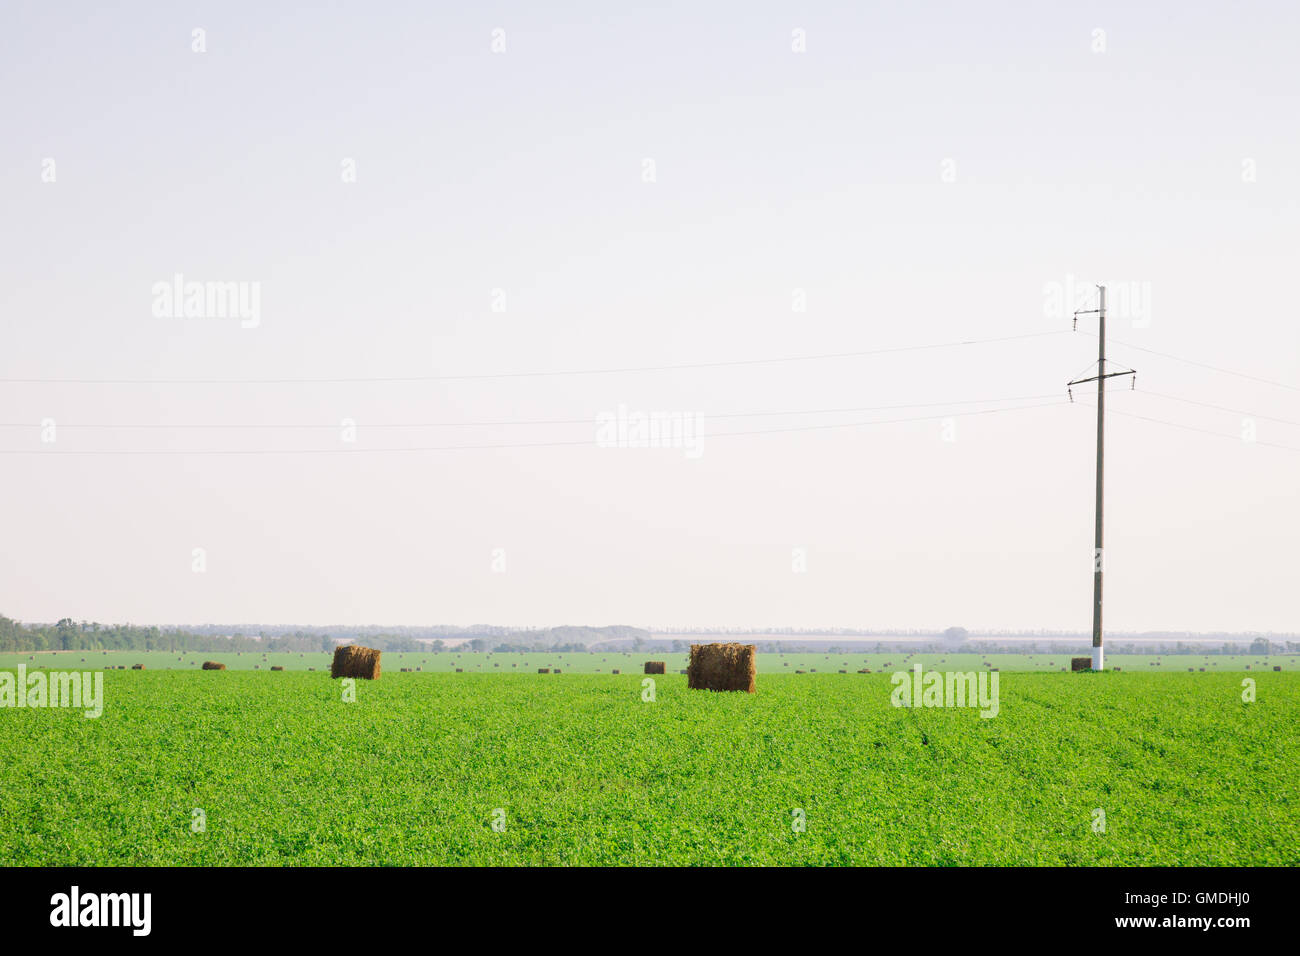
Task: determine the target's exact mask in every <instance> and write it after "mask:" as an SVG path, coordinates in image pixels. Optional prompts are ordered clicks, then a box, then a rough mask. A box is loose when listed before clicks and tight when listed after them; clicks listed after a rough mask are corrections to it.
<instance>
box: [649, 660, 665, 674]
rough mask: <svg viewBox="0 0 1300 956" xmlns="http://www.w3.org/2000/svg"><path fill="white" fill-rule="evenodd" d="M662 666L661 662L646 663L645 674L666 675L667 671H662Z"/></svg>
mask: <svg viewBox="0 0 1300 956" xmlns="http://www.w3.org/2000/svg"><path fill="white" fill-rule="evenodd" d="M664 666H665V665H664V662H663V661H646V662H645V672H646V673H647V674H666V673H668V671H667V670H665V669H664Z"/></svg>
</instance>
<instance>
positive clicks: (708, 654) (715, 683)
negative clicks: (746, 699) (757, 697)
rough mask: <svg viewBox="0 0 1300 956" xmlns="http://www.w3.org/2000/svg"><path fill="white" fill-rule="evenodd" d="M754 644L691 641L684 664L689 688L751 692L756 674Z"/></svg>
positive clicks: (756, 665) (752, 691) (755, 649)
mask: <svg viewBox="0 0 1300 956" xmlns="http://www.w3.org/2000/svg"><path fill="white" fill-rule="evenodd" d="M757 650H758V649H757V648H756V647H755V646H754V645H753V644H735V643H729V644H692V645H691V661H690V664H689V665H688V666H687V668H686V686H687V687H689V688H690V689H691V690H743V691H745V692H746V693H748V694H752V693H754V678H755V676H756V675H757V674H758V664H757V656H756V655H757Z"/></svg>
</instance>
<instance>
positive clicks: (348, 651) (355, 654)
mask: <svg viewBox="0 0 1300 956" xmlns="http://www.w3.org/2000/svg"><path fill="white" fill-rule="evenodd" d="M380 653H381V652H380V651H377V650H375V649H374V648H373V647H358V646H357V645H356V644H345V645H343V646H342V647H336V648H334V662H333V664H331V665H330V677H332V678H337V677H360V678H362V679H363V680H377V679H378V678H379V672H380V667H379V655H380Z"/></svg>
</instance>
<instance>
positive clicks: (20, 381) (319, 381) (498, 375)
mask: <svg viewBox="0 0 1300 956" xmlns="http://www.w3.org/2000/svg"><path fill="white" fill-rule="evenodd" d="M1064 331H1065V330H1064V329H1053V330H1050V331H1047V332H1026V333H1023V334H1019V335H1003V336H997V337H994V338H987V339H961V340H958V341H953V342H935V343H931V344H928V345H902V346H896V347H891V348H880V349H862V350H859V351H855V352H827V353H823V354H820V355H791V356H782V357H776V358H761V359H740V360H735V361H725V362H692V363H686V364H679V365H641V366H628V367H623V368H583V369H565V370H551V371H532V372H488V373H483V374H476V375H395V376H351V377H343V378H244V379H236V378H201V379H179V378H171V379H166V378H162V379H133V378H18V377H13V378H0V384H7V385H344V384H380V383H398V382H458V381H478V380H485V379H508V378H546V377H555V376H565V375H614V374H622V373H632V372H670V371H682V370H688V369H707V368H736V367H740V366H749V365H773V364H778V363H783V362H818V361H823V360H826V359H844V358H861V357H864V356H869V355H892V354H896V353H899V352H921V351H927V350H931V349H947V348H958V347H961V346H966V345H989V344H992V343H995V342H1011V341H1015V340H1018V339H1033V338H1041V337H1043V336H1047V335H1061V334H1062V333H1063V332H1064Z"/></svg>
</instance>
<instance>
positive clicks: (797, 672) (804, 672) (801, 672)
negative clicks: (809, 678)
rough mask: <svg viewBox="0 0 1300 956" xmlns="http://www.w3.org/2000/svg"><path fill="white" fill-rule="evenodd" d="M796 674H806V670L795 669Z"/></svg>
mask: <svg viewBox="0 0 1300 956" xmlns="http://www.w3.org/2000/svg"><path fill="white" fill-rule="evenodd" d="M795 673H796V674H807V673H808V672H807V671H795Z"/></svg>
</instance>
